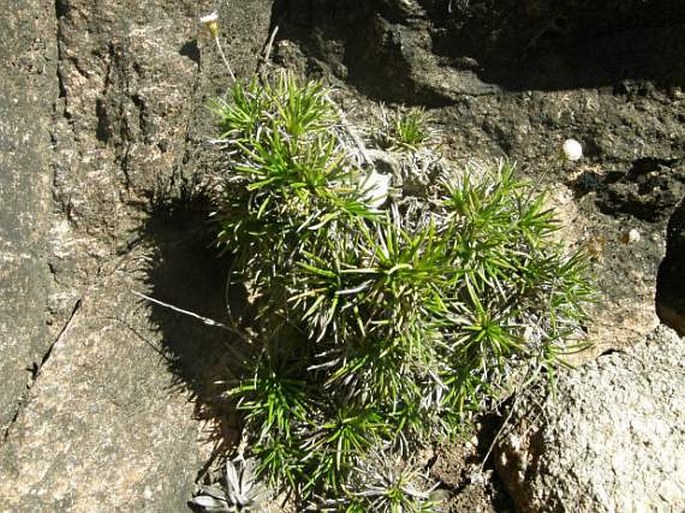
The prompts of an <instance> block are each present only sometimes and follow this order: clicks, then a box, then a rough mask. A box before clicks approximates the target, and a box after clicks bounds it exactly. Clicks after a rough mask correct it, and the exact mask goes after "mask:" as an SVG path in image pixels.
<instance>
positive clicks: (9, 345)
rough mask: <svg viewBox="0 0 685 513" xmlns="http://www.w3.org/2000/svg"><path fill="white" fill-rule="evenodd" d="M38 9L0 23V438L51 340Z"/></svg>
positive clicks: (48, 74) (50, 43) (48, 26)
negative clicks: (0, 33)
mask: <svg viewBox="0 0 685 513" xmlns="http://www.w3.org/2000/svg"><path fill="white" fill-rule="evenodd" d="M38 4H39V2H36V1H29V2H21V3H19V4H17V5H15V6H13V8H11V9H5V11H6V12H5V13H4V14H3V16H2V17H1V18H0V32H2V34H3V37H2V38H0V63H1V64H0V90H2V94H1V95H0V379H1V380H2V386H1V387H0V437H1V436H2V435H3V433H4V432H5V430H6V428H7V426H8V425H9V424H10V423H11V421H12V419H13V417H14V415H15V414H16V412H17V408H18V407H19V403H20V402H21V400H22V398H23V395H24V393H25V391H26V386H27V384H28V383H29V382H30V379H31V370H32V368H33V367H34V366H35V365H39V364H40V362H41V360H42V357H43V355H44V354H45V352H46V351H47V350H48V348H49V346H50V343H51V338H52V336H53V335H54V329H51V328H50V326H48V325H47V323H48V322H49V321H50V320H51V319H50V318H49V316H48V314H47V312H46V307H47V300H46V298H47V296H48V294H49V293H50V290H51V288H52V277H51V274H50V270H49V268H48V265H47V262H46V259H45V253H46V247H45V241H44V232H45V230H46V229H47V226H48V220H49V216H50V214H51V199H52V198H51V191H50V187H51V183H52V169H51V166H52V163H51V157H52V150H51V148H50V144H51V141H50V132H49V128H50V121H51V116H52V114H51V111H52V105H51V99H52V98H53V97H55V96H56V95H57V84H56V82H55V79H54V77H55V74H56V61H57V59H56V57H57V56H56V49H55V43H54V32H55V27H56V24H55V20H54V17H52V16H51V15H50V13H49V12H47V11H46V10H45V7H44V5H38ZM46 13H47V14H46ZM32 23H36V24H37V25H39V26H41V27H42V28H43V29H44V30H43V32H40V33H37V32H35V31H34V30H32Z"/></svg>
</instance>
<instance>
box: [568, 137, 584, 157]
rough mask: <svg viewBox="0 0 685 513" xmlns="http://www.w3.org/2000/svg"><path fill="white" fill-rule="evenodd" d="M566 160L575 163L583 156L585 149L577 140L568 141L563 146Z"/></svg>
mask: <svg viewBox="0 0 685 513" xmlns="http://www.w3.org/2000/svg"><path fill="white" fill-rule="evenodd" d="M563 152H564V158H566V160H570V161H571V162H575V161H576V160H579V159H580V158H581V157H582V156H583V147H582V146H581V145H580V143H579V142H578V141H576V140H575V139H566V140H565V141H564V146H563Z"/></svg>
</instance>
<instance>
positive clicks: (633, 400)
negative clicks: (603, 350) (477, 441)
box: [496, 326, 685, 513]
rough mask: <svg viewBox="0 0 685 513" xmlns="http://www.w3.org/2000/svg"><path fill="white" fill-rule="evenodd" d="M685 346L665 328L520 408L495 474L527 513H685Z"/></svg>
mask: <svg viewBox="0 0 685 513" xmlns="http://www.w3.org/2000/svg"><path fill="white" fill-rule="evenodd" d="M683 362H685V339H683V338H681V337H679V336H678V335H677V333H676V332H675V331H673V330H672V329H670V328H667V327H665V326H660V327H659V328H658V329H656V330H655V331H654V332H653V333H652V334H650V335H649V336H648V337H646V338H645V339H644V340H642V341H640V342H639V343H637V344H635V345H634V346H632V347H630V348H628V349H626V350H624V351H614V352H611V353H609V354H605V355H603V356H600V357H599V358H597V359H596V360H595V361H592V362H590V363H587V364H585V365H583V366H582V367H581V368H578V369H575V370H573V369H572V370H565V371H563V372H559V374H558V379H557V382H556V390H555V391H554V392H552V393H549V392H547V391H545V390H543V389H541V388H537V389H532V390H531V391H529V392H525V393H524V394H523V395H522V396H521V397H519V398H518V399H517V400H515V401H514V408H513V412H512V416H511V421H510V423H509V424H508V425H507V427H506V430H505V432H504V433H505V434H504V436H502V437H501V439H500V441H499V444H498V450H499V454H498V456H497V459H496V462H497V471H498V473H499V475H500V477H502V478H503V480H504V481H505V483H506V485H507V488H508V490H509V492H510V494H511V496H512V497H513V499H514V501H515V503H516V506H517V508H518V510H519V511H521V512H523V513H528V512H531V513H532V512H535V513H543V512H549V513H552V512H562V511H567V512H574V513H585V512H587V513H603V512H607V513H609V512H612V513H632V512H643V511H644V512H647V511H663V512H669V511H672V512H679V511H684V510H685V458H683V455H682V451H683V447H685V425H684V424H683V418H685V363H683Z"/></svg>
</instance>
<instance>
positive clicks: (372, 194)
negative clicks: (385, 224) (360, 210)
mask: <svg viewBox="0 0 685 513" xmlns="http://www.w3.org/2000/svg"><path fill="white" fill-rule="evenodd" d="M359 185H360V190H361V192H362V199H363V200H364V201H365V202H366V203H367V204H368V205H369V206H370V207H371V208H380V207H381V206H382V205H383V203H385V200H386V199H387V198H388V191H389V190H390V175H383V174H381V173H378V172H377V171H376V170H375V169H373V170H371V172H370V173H369V174H368V175H366V177H365V178H363V179H362V181H361V182H360V184H359Z"/></svg>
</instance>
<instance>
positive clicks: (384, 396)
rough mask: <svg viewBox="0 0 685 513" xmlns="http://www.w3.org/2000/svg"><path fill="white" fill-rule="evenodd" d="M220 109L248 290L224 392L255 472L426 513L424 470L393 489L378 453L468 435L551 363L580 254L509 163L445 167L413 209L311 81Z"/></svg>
mask: <svg viewBox="0 0 685 513" xmlns="http://www.w3.org/2000/svg"><path fill="white" fill-rule="evenodd" d="M213 109H214V111H215V113H216V114H217V116H218V118H219V121H220V127H221V131H222V133H221V137H220V141H221V142H222V143H223V144H224V145H225V148H226V151H227V152H228V154H229V155H230V166H229V167H228V169H226V172H225V176H222V182H221V183H222V190H223V195H222V199H221V200H220V201H219V208H218V210H217V219H218V222H219V225H220V233H219V236H218V243H219V245H220V246H221V248H222V249H224V250H225V251H228V252H231V253H233V254H234V264H233V269H232V275H231V282H232V284H236V283H244V284H247V287H248V288H249V291H250V293H251V297H252V298H253V299H254V301H253V305H252V307H253V310H254V311H253V316H252V317H251V321H250V324H251V326H250V330H249V339H250V341H251V346H252V349H253V350H252V353H251V356H250V357H249V359H248V360H247V361H246V362H245V369H246V374H245V377H244V379H243V380H242V381H241V382H240V383H238V384H237V385H236V386H235V387H234V388H233V389H232V390H231V391H230V394H231V395H232V396H234V397H235V398H236V399H237V401H238V405H239V408H240V409H241V410H242V411H243V413H244V418H245V423H246V425H245V429H246V431H245V433H246V437H247V440H248V450H249V453H250V456H251V457H254V458H256V461H257V468H256V472H257V473H258V474H260V475H261V476H262V478H264V479H267V480H268V481H269V482H270V484H271V485H272V486H274V487H275V488H276V489H279V488H280V489H286V490H288V491H290V492H292V493H293V494H294V496H295V497H296V498H297V500H299V501H300V502H301V504H306V503H309V504H311V503H314V504H319V506H317V507H323V505H325V504H329V505H330V504H335V505H336V506H335V507H336V508H337V509H338V510H340V511H400V510H398V509H393V508H396V505H397V504H400V505H401V506H402V507H403V508H404V509H401V511H432V510H433V506H432V503H431V502H430V499H429V495H428V494H426V493H423V492H422V491H421V490H420V489H419V488H418V487H419V486H424V488H426V487H430V483H428V482H427V481H425V480H424V481H422V482H421V483H409V481H410V478H411V477H412V476H413V475H414V474H412V473H405V474H403V473H402V472H399V473H397V472H396V473H394V474H393V473H391V474H390V477H389V478H388V479H387V490H386V489H384V488H383V485H382V483H383V480H382V479H380V478H379V473H378V472H379V471H378V466H374V465H371V464H369V463H368V458H369V455H371V454H374V453H376V452H377V451H378V450H379V448H381V447H383V448H385V452H388V451H390V452H394V453H396V454H400V455H401V454H406V453H407V450H409V449H412V448H415V447H418V446H421V445H422V444H425V443H427V442H428V441H430V440H431V439H435V438H439V437H441V436H445V435H449V434H450V433H453V432H455V431H458V430H459V428H460V426H461V425H462V423H463V421H464V420H465V418H467V417H468V415H469V413H470V412H473V411H478V410H479V409H481V408H482V407H483V406H485V405H486V404H487V402H488V400H490V399H491V398H493V397H497V396H498V395H499V394H500V392H501V391H502V390H503V389H506V388H507V387H508V386H510V385H511V384H512V380H513V379H514V378H513V376H516V375H520V373H521V370H522V369H525V368H526V367H527V366H530V365H537V364H540V363H542V364H543V365H544V364H551V363H553V361H554V359H555V357H556V356H557V354H558V353H559V352H560V351H561V350H562V349H563V346H564V341H565V339H566V338H567V337H569V336H570V335H574V334H576V332H577V331H578V329H579V326H580V324H581V322H582V321H583V320H584V312H583V304H584V301H585V300H587V299H588V297H589V294H590V288H589V287H588V285H587V283H586V281H585V259H584V258H583V256H582V255H581V254H579V253H567V252H565V251H564V250H562V247H561V246H560V245H559V244H556V243H554V242H552V239H551V238H550V237H549V235H550V234H551V232H553V231H555V230H556V228H557V225H556V223H555V220H554V217H553V214H552V212H550V211H548V210H546V209H545V206H544V205H545V202H544V197H543V196H542V195H541V194H536V193H535V191H533V190H532V188H531V187H530V186H528V185H527V184H525V183H522V182H521V181H519V180H517V179H516V178H515V176H514V167H513V165H511V164H509V163H507V162H504V161H502V162H498V163H494V164H492V165H489V166H472V167H471V168H469V169H463V170H450V169H449V168H448V167H445V168H444V169H443V170H442V172H441V173H440V176H439V178H438V179H437V181H436V182H435V184H434V187H432V190H431V192H430V194H429V193H428V192H427V193H426V197H423V198H418V199H417V200H418V202H415V203H416V204H419V205H421V208H419V209H418V211H417V209H416V208H414V209H413V210H412V215H411V216H409V215H408V212H407V211H406V208H405V207H404V206H403V205H405V202H399V201H398V202H396V201H395V200H394V199H393V198H392V188H391V187H389V181H390V180H391V178H392V177H390V176H384V175H380V174H379V173H378V172H377V171H376V170H374V169H372V167H370V165H369V163H368V162H367V161H366V160H365V159H364V155H363V151H360V150H359V148H358V144H357V145H355V141H354V139H355V138H354V137H352V136H351V129H350V128H349V126H348V125H347V124H345V123H342V122H341V120H340V117H339V116H338V110H337V108H336V106H335V105H334V103H333V102H332V100H331V98H330V91H329V90H327V89H326V88H324V87H322V86H321V85H320V84H318V83H312V82H309V83H305V84H301V83H299V82H297V81H296V80H295V79H293V78H292V77H290V76H288V75H285V74H284V75H280V76H279V77H277V78H276V79H275V80H273V81H267V82H264V83H262V82H258V81H256V80H255V81H253V82H250V83H248V84H242V83H240V82H236V83H235V84H234V86H233V88H232V91H231V92H230V94H229V95H228V96H227V98H226V99H223V100H219V101H217V102H216V103H215V104H214V105H213ZM374 173H375V175H376V176H375V178H371V179H370V177H373V176H374ZM371 469H375V470H373V471H372V470H371ZM405 478H406V479H405ZM403 480H404V481H403ZM405 481H406V482H405ZM363 483H372V484H371V485H369V488H368V489H367V490H366V491H364V490H363V489H360V486H361V485H362V484H363ZM398 483H399V484H398ZM402 490H404V492H403V491H402ZM405 492H406V493H405ZM405 496H406V497H405Z"/></svg>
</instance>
